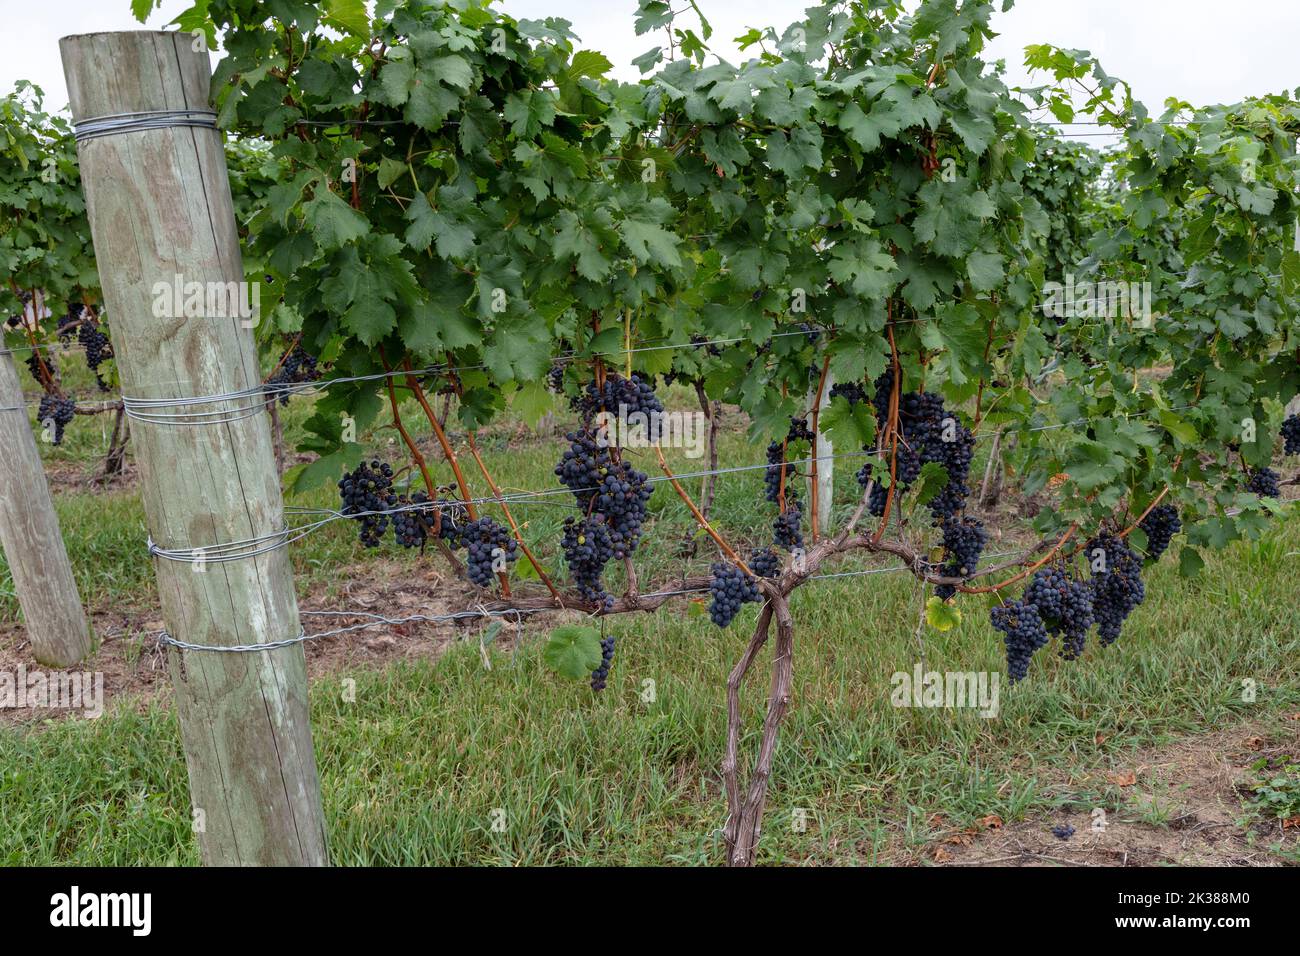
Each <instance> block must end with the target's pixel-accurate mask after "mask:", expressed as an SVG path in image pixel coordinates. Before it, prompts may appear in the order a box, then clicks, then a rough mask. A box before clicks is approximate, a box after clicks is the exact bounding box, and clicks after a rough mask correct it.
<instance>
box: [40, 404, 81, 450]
mask: <svg viewBox="0 0 1300 956" xmlns="http://www.w3.org/2000/svg"><path fill="white" fill-rule="evenodd" d="M76 414H77V403H76V402H74V401H73V400H72V399H70V398H64V397H63V396H62V395H56V394H54V393H53V392H46V393H45V394H44V395H42V396H41V405H40V408H38V409H37V410H36V419H37V421H39V422H40V423H41V424H42V425H43V426H44V427H46V428H51V429H52V430H53V432H54V434H53V435H51V436H50V441H51V443H52V444H55V445H62V444H63V429H64V428H65V427H67V425H68V424H69V423H70V422H71V421H72V419H73V417H74V416H75V415H76Z"/></svg>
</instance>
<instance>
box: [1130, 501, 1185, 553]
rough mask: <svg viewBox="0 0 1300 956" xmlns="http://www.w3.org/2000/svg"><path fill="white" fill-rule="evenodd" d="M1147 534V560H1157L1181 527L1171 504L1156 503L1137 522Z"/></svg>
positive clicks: (1181, 523) (1175, 510) (1181, 524)
mask: <svg viewBox="0 0 1300 956" xmlns="http://www.w3.org/2000/svg"><path fill="white" fill-rule="evenodd" d="M1138 527H1139V528H1141V529H1142V531H1143V533H1144V534H1145V535H1146V536H1147V560H1148V561H1151V562H1155V561H1159V560H1160V555H1162V554H1164V553H1165V551H1166V550H1167V549H1168V547H1169V542H1170V541H1172V540H1173V539H1174V535H1176V534H1177V533H1178V532H1179V531H1181V530H1182V529H1183V522H1182V521H1181V520H1180V519H1179V517H1178V509H1177V508H1175V507H1174V506H1173V505H1157V506H1156V507H1154V508H1152V509H1151V510H1150V511H1149V512H1148V513H1147V516H1146V517H1145V518H1143V519H1142V520H1141V522H1139V523H1138Z"/></svg>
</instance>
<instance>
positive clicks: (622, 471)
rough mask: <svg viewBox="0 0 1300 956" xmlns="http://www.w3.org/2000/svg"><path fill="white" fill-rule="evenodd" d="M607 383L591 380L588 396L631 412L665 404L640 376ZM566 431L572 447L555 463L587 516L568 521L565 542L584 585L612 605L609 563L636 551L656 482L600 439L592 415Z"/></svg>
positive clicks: (592, 595)
mask: <svg viewBox="0 0 1300 956" xmlns="http://www.w3.org/2000/svg"><path fill="white" fill-rule="evenodd" d="M619 383H621V384H619ZM605 386H606V387H605V389H604V391H603V392H599V393H598V391H597V389H596V387H595V385H589V386H588V392H587V397H586V401H588V402H593V401H598V400H600V399H601V398H602V397H604V398H613V399H615V400H617V401H621V402H622V403H623V404H624V405H625V406H627V411H628V413H629V414H631V413H632V412H633V411H642V412H648V411H654V410H656V409H657V410H659V411H662V410H663V405H662V404H660V402H659V399H658V398H656V397H655V395H654V390H653V389H651V388H650V387H649V386H648V385H647V384H646V383H645V382H643V381H641V380H640V379H639V378H637V377H636V376H632V378H630V379H621V378H618V377H617V376H610V377H609V378H607V379H606V380H605ZM633 404H635V408H634V407H632V405H633ZM565 437H566V438H567V439H568V441H569V447H568V448H567V449H565V451H564V455H563V457H562V458H561V459H560V462H559V464H557V465H556V466H555V475H556V477H557V478H559V479H560V482H561V483H562V484H563V485H564V486H565V487H566V488H568V489H569V490H570V491H571V492H573V497H574V499H575V500H576V501H577V503H578V507H579V508H580V509H581V511H582V513H583V515H584V516H585V518H584V519H583V520H582V521H581V522H576V521H566V522H565V533H564V537H563V539H562V540H561V548H562V550H563V551H564V555H565V560H566V562H567V563H568V565H569V568H570V570H571V571H572V573H573V575H574V581H575V583H576V584H577V585H578V589H579V591H580V592H581V593H582V594H583V595H584V596H585V597H587V598H589V599H590V600H593V601H597V602H599V603H601V604H605V605H608V604H610V603H612V600H613V599H612V598H611V597H610V596H609V595H608V594H607V593H606V591H605V588H604V585H603V584H602V583H601V577H602V575H603V573H604V568H605V565H606V564H608V563H609V562H610V561H613V560H615V559H617V560H620V561H621V560H623V559H624V558H627V557H630V556H631V555H632V554H633V553H634V552H635V551H636V549H637V545H638V544H639V543H640V541H641V534H642V532H643V530H644V525H645V520H646V514H647V511H648V509H649V506H650V498H651V495H652V494H653V493H654V488H653V486H652V485H651V484H650V479H649V476H647V475H646V474H644V473H643V472H640V471H637V470H636V469H635V468H633V467H631V465H629V464H628V463H627V462H625V461H622V460H621V459H619V458H618V457H616V455H615V454H614V451H613V450H612V449H611V448H609V447H608V446H607V445H605V444H604V443H603V442H602V441H600V440H598V438H597V434H596V431H595V429H594V428H593V427H592V423H591V421H590V420H588V421H587V422H586V423H585V424H584V426H583V428H581V429H580V430H578V431H574V432H570V433H569V434H568V435H566V436H565Z"/></svg>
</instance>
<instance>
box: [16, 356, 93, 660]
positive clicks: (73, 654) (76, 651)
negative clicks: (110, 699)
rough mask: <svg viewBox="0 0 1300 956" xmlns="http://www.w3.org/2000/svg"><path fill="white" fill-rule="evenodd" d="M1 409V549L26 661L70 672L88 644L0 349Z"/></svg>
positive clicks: (50, 504)
mask: <svg viewBox="0 0 1300 956" xmlns="http://www.w3.org/2000/svg"><path fill="white" fill-rule="evenodd" d="M0 409H2V410H0V489H3V491H0V544H2V545H3V546H4V552H5V560H6V561H8V562H9V573H10V575H11V576H12V577H13V579H14V590H15V591H16V592H17V593H18V604H19V606H21V607H22V610H23V621H24V623H25V624H26V626H27V638H28V640H29V641H31V644H32V656H34V657H35V658H36V660H37V661H38V662H39V663H41V664H44V665H46V666H47V667H71V666H72V665H73V664H75V663H77V662H78V661H80V660H81V659H82V658H83V657H85V656H86V655H87V654H89V653H90V650H91V648H92V646H93V645H94V640H93V638H92V636H91V633H90V626H89V625H88V624H87V623H86V612H85V610H83V609H82V607H81V598H80V597H78V596H77V582H76V581H75V580H74V579H73V577H72V565H71V564H70V563H69V562H68V552H67V549H66V548H65V547H64V545H63V536H62V535H61V534H60V533H59V519H58V516H57V515H55V513H54V500H53V499H52V498H51V497H50V487H49V485H48V484H47V483H46V481H45V469H44V468H43V467H42V466H41V456H40V453H39V452H38V451H37V450H36V438H35V436H34V435H33V434H32V428H31V425H30V424H29V423H28V421H27V408H26V406H25V403H24V399H23V389H22V383H21V382H20V381H19V379H18V371H17V369H15V368H14V359H13V354H12V353H11V352H7V351H0Z"/></svg>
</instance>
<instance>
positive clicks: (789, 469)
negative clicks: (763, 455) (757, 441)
mask: <svg viewBox="0 0 1300 956" xmlns="http://www.w3.org/2000/svg"><path fill="white" fill-rule="evenodd" d="M782 470H784V471H785V479H786V482H787V483H789V481H790V478H791V477H793V475H794V473H795V467H794V465H791V464H786V463H785V449H784V448H782V447H781V443H780V442H779V441H774V442H771V443H770V444H769V445H768V446H767V468H766V469H764V471H763V497H764V498H766V499H767V500H768V501H770V502H773V503H775V502H777V501H780V500H781V472H782Z"/></svg>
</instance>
